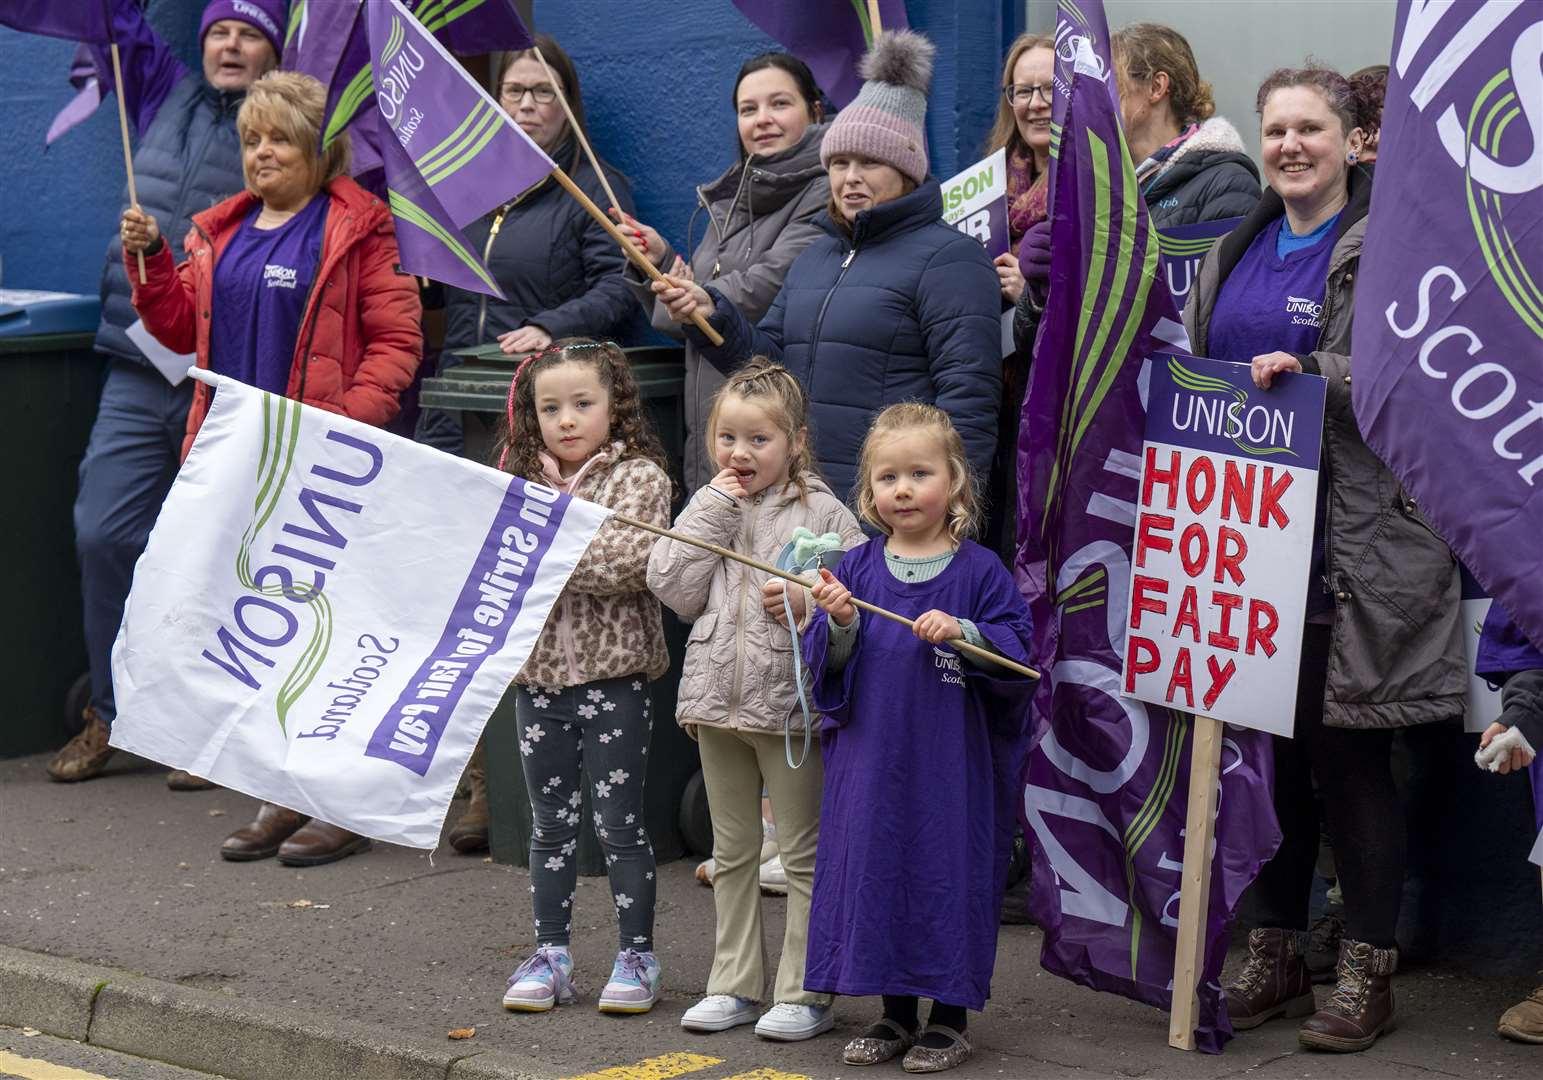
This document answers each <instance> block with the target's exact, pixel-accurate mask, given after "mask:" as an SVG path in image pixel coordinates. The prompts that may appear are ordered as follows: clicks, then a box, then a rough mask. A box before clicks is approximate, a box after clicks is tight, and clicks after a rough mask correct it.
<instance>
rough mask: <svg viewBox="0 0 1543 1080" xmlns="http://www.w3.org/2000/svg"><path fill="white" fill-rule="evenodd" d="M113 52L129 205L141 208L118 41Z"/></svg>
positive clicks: (142, 266)
mask: <svg viewBox="0 0 1543 1080" xmlns="http://www.w3.org/2000/svg"><path fill="white" fill-rule="evenodd" d="M109 47H110V49H111V50H112V54H113V96H114V97H116V98H117V99H118V130H119V132H120V133H121V134H122V135H123V171H124V172H126V173H128V174H129V205H130V206H132V207H133V208H134V209H135V210H138V209H139V192H138V191H137V190H135V187H134V155H133V153H132V152H131V151H130V150H129V107H128V106H127V105H125V104H124V103H123V64H122V62H121V61H120V60H119V59H118V43H117V42H116V41H114V42H112V43H111V45H110V46H109ZM137 256H138V259H139V283H140V284H141V285H143V284H144V283H145V253H144V252H143V251H141V252H138V253H137Z"/></svg>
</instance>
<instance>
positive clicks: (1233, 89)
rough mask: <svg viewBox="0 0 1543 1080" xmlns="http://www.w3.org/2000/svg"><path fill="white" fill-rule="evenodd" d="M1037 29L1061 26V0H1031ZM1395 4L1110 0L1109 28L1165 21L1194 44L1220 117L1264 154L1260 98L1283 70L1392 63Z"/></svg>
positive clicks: (1371, 0)
mask: <svg viewBox="0 0 1543 1080" xmlns="http://www.w3.org/2000/svg"><path fill="white" fill-rule="evenodd" d="M1026 2H1027V5H1028V25H1029V28H1030V29H1031V30H1036V31H1039V32H1042V33H1049V32H1051V31H1052V30H1053V29H1054V27H1055V7H1056V3H1055V0H1026ZM1394 11H1395V7H1394V4H1393V2H1392V0H1294V2H1292V3H1289V4H1278V3H1275V2H1274V0H1104V13H1105V14H1106V15H1107V16H1108V19H1109V29H1110V30H1118V29H1119V28H1120V27H1122V26H1127V25H1129V24H1130V23H1135V22H1155V23H1165V24H1167V25H1168V26H1171V27H1173V28H1174V29H1175V30H1177V31H1179V33H1181V34H1183V35H1184V36H1185V37H1186V38H1188V39H1189V44H1190V48H1192V49H1194V50H1195V61H1196V62H1197V63H1198V64H1199V65H1200V75H1201V77H1202V78H1203V79H1205V80H1206V81H1208V82H1209V83H1210V84H1211V88H1212V91H1213V93H1214V95H1215V98H1216V111H1217V113H1218V114H1219V115H1221V116H1225V117H1226V118H1227V119H1229V120H1231V121H1232V122H1233V124H1234V126H1236V127H1237V129H1238V132H1239V133H1240V134H1241V135H1242V136H1243V143H1244V145H1246V146H1247V147H1248V151H1249V153H1251V154H1252V155H1254V157H1255V158H1256V159H1257V158H1258V156H1259V118H1258V117H1257V116H1256V115H1255V113H1254V92H1255V91H1256V90H1258V88H1259V84H1260V83H1261V82H1262V81H1263V80H1264V77H1265V76H1266V75H1268V74H1269V73H1270V72H1271V71H1273V70H1274V69H1276V68H1278V67H1299V66H1301V65H1302V64H1303V63H1305V62H1306V61H1307V60H1308V59H1309V58H1312V59H1313V60H1316V61H1319V62H1321V63H1324V64H1327V65H1329V66H1330V67H1332V68H1335V69H1336V70H1338V71H1342V72H1344V73H1346V74H1349V73H1350V72H1352V71H1356V70H1357V69H1359V68H1363V67H1366V66H1367V65H1368V64H1386V63H1387V62H1388V54H1389V53H1390V52H1391V51H1392V48H1393V14H1394Z"/></svg>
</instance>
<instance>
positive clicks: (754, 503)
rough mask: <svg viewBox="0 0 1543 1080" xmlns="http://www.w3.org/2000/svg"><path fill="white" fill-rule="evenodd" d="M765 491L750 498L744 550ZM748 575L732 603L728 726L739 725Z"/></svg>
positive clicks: (742, 536)
mask: <svg viewBox="0 0 1543 1080" xmlns="http://www.w3.org/2000/svg"><path fill="white" fill-rule="evenodd" d="M765 496H766V493H765V492H764V491H763V492H761V493H760V494H758V495H756V497H755V498H754V499H751V500H750V512H749V513H748V514H746V515H745V524H744V529H743V531H742V532H741V534H740V542H741V543H742V544H743V545H744V550H745V551H754V550H755V549H754V547H752V546H751V543H752V539H753V538H754V536H755V530H754V529H753V528H752V526H753V525H754V524H755V516H756V513H757V512H758V511H759V510H760V509H761V500H762V499H764V498H765ZM749 586H750V575H749V574H740V575H739V600H738V601H737V602H736V603H735V605H734V697H733V699H732V700H731V701H730V702H729V727H731V728H737V727H739V704H740V700H741V698H742V697H743V696H744V692H745V595H746V593H748V592H749Z"/></svg>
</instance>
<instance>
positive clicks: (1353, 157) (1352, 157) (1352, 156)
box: [1345, 150, 1358, 165]
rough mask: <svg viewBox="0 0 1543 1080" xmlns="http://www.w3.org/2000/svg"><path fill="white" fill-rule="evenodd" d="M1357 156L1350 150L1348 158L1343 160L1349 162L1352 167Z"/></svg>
mask: <svg viewBox="0 0 1543 1080" xmlns="http://www.w3.org/2000/svg"><path fill="white" fill-rule="evenodd" d="M1357 156H1358V155H1357V154H1356V152H1355V151H1354V150H1352V151H1350V156H1349V157H1348V158H1346V159H1345V160H1346V161H1348V162H1350V164H1352V165H1354V164H1355V159H1356V157H1357Z"/></svg>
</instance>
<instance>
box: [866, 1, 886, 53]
mask: <svg viewBox="0 0 1543 1080" xmlns="http://www.w3.org/2000/svg"><path fill="white" fill-rule="evenodd" d="M868 31H869V33H871V34H872V35H873V37H874V38H877V37H878V36H879V35H880V34H882V33H883V32H884V27H883V25H881V23H880V22H879V0H868ZM869 44H872V41H871V40H870V42H869Z"/></svg>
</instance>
